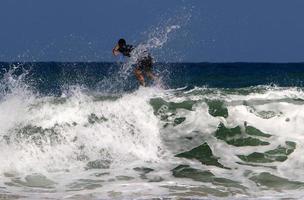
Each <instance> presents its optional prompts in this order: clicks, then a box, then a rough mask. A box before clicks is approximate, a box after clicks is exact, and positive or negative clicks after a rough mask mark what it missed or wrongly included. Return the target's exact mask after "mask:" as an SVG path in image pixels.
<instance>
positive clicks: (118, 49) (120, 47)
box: [112, 38, 155, 86]
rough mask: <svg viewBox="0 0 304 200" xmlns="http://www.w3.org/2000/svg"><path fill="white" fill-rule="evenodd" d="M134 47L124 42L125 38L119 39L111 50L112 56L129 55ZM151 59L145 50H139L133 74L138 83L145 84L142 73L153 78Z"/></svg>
mask: <svg viewBox="0 0 304 200" xmlns="http://www.w3.org/2000/svg"><path fill="white" fill-rule="evenodd" d="M134 49H135V48H134V47H133V46H132V45H129V44H127V43H126V40H125V39H123V38H122V39H119V40H118V43H117V45H116V46H115V47H114V48H113V50H112V52H113V55H114V56H118V55H119V54H122V55H123V56H126V57H131V52H132V51H133V50H134ZM152 65H153V59H152V57H151V55H150V54H149V53H148V52H147V51H144V52H141V55H139V56H138V58H137V61H136V67H135V69H134V74H135V76H136V78H137V80H138V81H139V83H140V85H142V86H145V85H146V84H145V78H144V74H145V75H146V76H147V77H148V78H149V79H152V80H154V79H155V75H154V74H153V72H152Z"/></svg>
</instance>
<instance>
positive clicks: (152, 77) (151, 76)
mask: <svg viewBox="0 0 304 200" xmlns="http://www.w3.org/2000/svg"><path fill="white" fill-rule="evenodd" d="M146 75H147V77H148V78H149V79H151V80H155V79H156V76H155V75H154V74H153V72H152V71H147V72H146Z"/></svg>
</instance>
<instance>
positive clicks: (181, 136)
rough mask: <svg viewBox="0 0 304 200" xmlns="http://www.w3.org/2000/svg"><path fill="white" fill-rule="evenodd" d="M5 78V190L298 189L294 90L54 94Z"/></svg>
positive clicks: (299, 96) (1, 108) (170, 193)
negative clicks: (35, 89) (42, 92)
mask: <svg viewBox="0 0 304 200" xmlns="http://www.w3.org/2000/svg"><path fill="white" fill-rule="evenodd" d="M6 80H10V81H11V83H10V86H9V84H7V86H6V89H4V91H6V93H5V94H3V96H2V98H1V101H0V121H1V124H0V146H1V150H2V151H1V152H2V153H0V160H1V161H2V162H1V166H0V176H1V177H2V179H1V180H2V181H1V183H0V185H2V186H3V187H4V188H6V189H5V191H13V192H14V193H16V194H19V195H21V196H22V195H25V196H28V195H30V197H34V196H35V195H38V194H39V195H40V197H41V196H43V195H46V196H48V192H53V193H55V195H54V196H55V197H57V198H60V197H62V196H61V195H63V194H64V195H71V196H74V195H84V197H85V195H87V194H92V193H94V194H96V195H97V196H98V197H104V198H109V197H111V198H113V197H115V195H118V196H120V197H121V196H128V197H130V198H132V197H136V195H138V192H140V193H141V194H143V197H147V198H148V197H153V196H154V197H155V196H166V197H172V198H173V197H176V196H177V197H178V196H179V197H181V196H187V197H203V196H205V195H212V196H216V197H228V196H231V195H233V196H234V197H235V198H237V197H238V196H241V197H260V195H266V196H267V195H269V196H272V197H274V196H275V195H282V194H281V193H280V192H275V191H284V192H283V194H285V196H290V195H292V196H293V197H295V198H299V197H300V196H301V195H302V192H301V189H302V188H303V183H304V182H303V181H304V175H303V173H302V167H301V166H302V165H303V160H302V159H301V155H302V154H303V136H302V135H303V131H304V129H303V126H302V124H303V120H304V115H303V113H304V110H303V108H304V106H303V104H304V93H303V90H302V89H301V88H296V87H278V86H257V87H248V88H222V89H220V88H210V87H194V88H187V87H184V88H179V89H169V90H166V89H161V88H157V87H150V88H139V89H138V90H135V91H131V92H127V93H119V94H105V93H99V92H96V91H90V90H88V89H83V88H82V87H77V86H75V87H70V88H69V89H66V90H65V91H64V92H63V93H62V94H61V95H60V96H58V95H55V96H54V95H41V94H39V93H36V92H33V91H31V88H30V87H27V86H26V84H23V82H22V81H21V82H18V80H15V79H10V78H8V79H6ZM20 80H21V79H20ZM71 177H73V178H71ZM148 183H149V184H148ZM138 184H141V185H142V186H141V187H138ZM143 184H144V185H143ZM21 188H31V192H22V191H21V190H22V189H21ZM151 188H152V190H151ZM41 190H43V191H44V192H43V194H41V193H37V192H38V191H41ZM62 190H64V192H62ZM256 191H259V193H257V192H256ZM75 192H76V193H75ZM140 196H141V195H140ZM74 197H76V196H74Z"/></svg>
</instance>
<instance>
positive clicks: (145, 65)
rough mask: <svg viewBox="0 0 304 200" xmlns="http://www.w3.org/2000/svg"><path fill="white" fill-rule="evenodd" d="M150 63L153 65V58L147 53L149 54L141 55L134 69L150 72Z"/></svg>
mask: <svg viewBox="0 0 304 200" xmlns="http://www.w3.org/2000/svg"><path fill="white" fill-rule="evenodd" d="M152 65H153V59H152V57H151V56H150V55H149V56H146V57H143V58H141V59H139V60H138V61H137V63H136V69H138V70H141V71H146V72H150V71H152Z"/></svg>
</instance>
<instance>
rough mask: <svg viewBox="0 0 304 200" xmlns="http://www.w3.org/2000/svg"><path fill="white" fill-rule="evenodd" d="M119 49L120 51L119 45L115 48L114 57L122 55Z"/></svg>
mask: <svg viewBox="0 0 304 200" xmlns="http://www.w3.org/2000/svg"><path fill="white" fill-rule="evenodd" d="M118 49H119V46H118V45H116V46H115V47H114V48H113V50H112V53H113V55H114V56H118V55H119V54H120V52H119V50H118Z"/></svg>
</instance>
